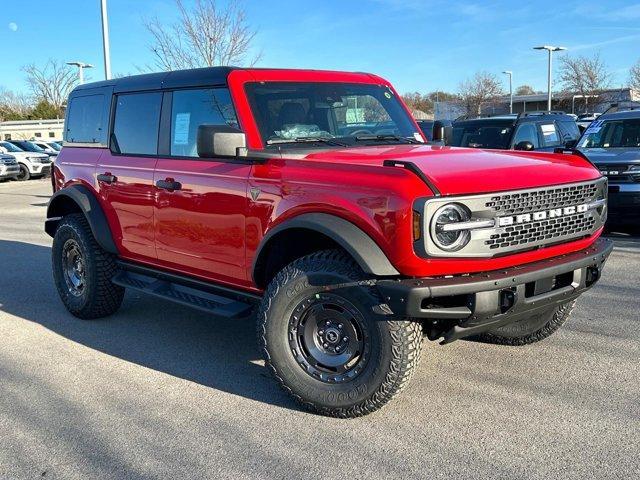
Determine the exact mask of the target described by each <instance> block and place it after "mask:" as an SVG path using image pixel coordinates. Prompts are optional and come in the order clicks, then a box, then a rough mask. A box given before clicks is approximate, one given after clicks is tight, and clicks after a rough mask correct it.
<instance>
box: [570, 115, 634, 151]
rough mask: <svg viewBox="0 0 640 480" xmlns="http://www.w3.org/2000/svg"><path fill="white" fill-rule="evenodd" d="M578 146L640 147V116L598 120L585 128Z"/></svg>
mask: <svg viewBox="0 0 640 480" xmlns="http://www.w3.org/2000/svg"><path fill="white" fill-rule="evenodd" d="M578 147H580V148H629V147H640V118H629V119H625V120H596V121H594V122H593V123H591V125H589V128H587V129H586V130H585V132H584V134H583V135H582V138H581V139H580V143H579V145H578Z"/></svg>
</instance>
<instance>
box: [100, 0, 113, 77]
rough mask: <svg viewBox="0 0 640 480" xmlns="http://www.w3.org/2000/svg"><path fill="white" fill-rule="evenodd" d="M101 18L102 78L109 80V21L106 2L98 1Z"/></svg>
mask: <svg viewBox="0 0 640 480" xmlns="http://www.w3.org/2000/svg"><path fill="white" fill-rule="evenodd" d="M100 13H101V16H102V50H103V53H104V78H105V79H106V80H109V79H110V78H111V57H110V53H109V20H108V18H107V0H100Z"/></svg>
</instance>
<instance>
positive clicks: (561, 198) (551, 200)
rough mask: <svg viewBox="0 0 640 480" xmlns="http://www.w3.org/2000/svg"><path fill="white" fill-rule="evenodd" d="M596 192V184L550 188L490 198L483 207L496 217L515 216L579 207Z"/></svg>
mask: <svg viewBox="0 0 640 480" xmlns="http://www.w3.org/2000/svg"><path fill="white" fill-rule="evenodd" d="M597 190H598V185H597V183H595V182H593V183H587V184H580V185H572V186H567V187H552V188H545V189H540V190H535V191H528V192H522V193H506V194H503V195H496V196H493V197H491V201H489V202H486V204H485V206H486V207H488V208H490V209H491V210H492V211H494V212H496V213H497V214H498V215H500V216H503V215H517V214H520V213H532V212H537V211H540V210H550V209H552V208H563V207H568V206H571V205H580V204H582V203H586V202H588V201H589V200H590V199H592V198H593V196H594V195H595V193H596V191H597Z"/></svg>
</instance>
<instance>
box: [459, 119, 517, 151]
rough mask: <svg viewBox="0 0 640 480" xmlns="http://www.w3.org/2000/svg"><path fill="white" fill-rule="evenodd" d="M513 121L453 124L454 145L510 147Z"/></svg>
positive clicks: (501, 148)
mask: <svg viewBox="0 0 640 480" xmlns="http://www.w3.org/2000/svg"><path fill="white" fill-rule="evenodd" d="M512 132H513V122H497V121H490V122H469V123H466V122H464V123H459V124H457V125H456V124H455V123H454V124H453V139H452V141H451V145H452V146H454V147H470V148H495V149H500V150H505V149H508V148H509V143H510V141H511V133H512Z"/></svg>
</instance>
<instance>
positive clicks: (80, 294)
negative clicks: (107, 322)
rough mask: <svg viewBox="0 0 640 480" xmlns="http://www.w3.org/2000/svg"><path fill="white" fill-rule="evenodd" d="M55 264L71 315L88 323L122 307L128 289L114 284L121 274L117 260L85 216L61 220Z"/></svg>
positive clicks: (56, 277)
mask: <svg viewBox="0 0 640 480" xmlns="http://www.w3.org/2000/svg"><path fill="white" fill-rule="evenodd" d="M52 263H53V264H52V267H53V278H54V280H55V284H56V288H57V290H58V294H59V295H60V299H61V300H62V303H64V306H65V307H66V308H67V310H69V312H70V313H71V314H73V315H75V316H76V317H78V318H82V319H85V320H86V319H94V318H100V317H105V316H107V315H111V314H112V313H114V312H115V311H116V310H118V308H120V304H121V303H122V299H123V297H124V288H122V287H119V286H117V285H114V284H113V283H112V282H111V279H112V278H113V276H114V275H115V274H116V272H117V265H116V261H115V257H114V256H113V255H111V254H110V253H108V252H105V251H104V250H103V249H102V248H101V247H100V246H99V245H98V242H96V240H95V238H94V237H93V234H92V233H91V228H90V227H89V224H88V222H87V220H86V218H85V217H84V215H82V214H81V213H76V214H72V215H68V216H66V217H64V218H63V219H62V220H61V221H60V224H59V225H58V228H57V230H56V234H55V236H54V239H53V247H52Z"/></svg>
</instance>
